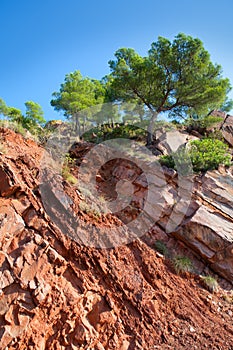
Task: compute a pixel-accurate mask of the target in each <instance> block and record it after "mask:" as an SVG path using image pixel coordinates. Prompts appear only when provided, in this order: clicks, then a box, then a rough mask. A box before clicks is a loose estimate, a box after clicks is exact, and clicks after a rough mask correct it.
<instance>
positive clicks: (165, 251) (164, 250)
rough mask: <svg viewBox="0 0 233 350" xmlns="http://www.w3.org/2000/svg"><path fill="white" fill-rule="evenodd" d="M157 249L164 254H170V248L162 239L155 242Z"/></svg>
mask: <svg viewBox="0 0 233 350" xmlns="http://www.w3.org/2000/svg"><path fill="white" fill-rule="evenodd" d="M155 249H156V250H157V251H158V252H159V253H161V254H163V255H164V256H167V255H168V249H167V247H166V244H165V243H164V242H162V241H160V240H158V241H156V242H155Z"/></svg>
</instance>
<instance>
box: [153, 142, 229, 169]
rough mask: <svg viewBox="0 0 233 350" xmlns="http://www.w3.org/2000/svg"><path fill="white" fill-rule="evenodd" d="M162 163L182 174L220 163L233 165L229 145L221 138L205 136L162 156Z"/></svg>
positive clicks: (213, 166)
mask: <svg viewBox="0 0 233 350" xmlns="http://www.w3.org/2000/svg"><path fill="white" fill-rule="evenodd" d="M159 162H160V164H161V165H165V166H166V167H168V168H172V169H175V170H177V171H178V172H179V174H181V175H189V174H191V173H192V170H193V171H194V172H200V171H207V170H213V169H217V168H218V166H219V165H220V164H223V165H231V155H230V153H229V148H228V146H227V145H226V144H225V143H224V142H222V141H221V140H218V139H215V138H205V139H202V140H194V141H191V142H190V143H189V144H188V146H187V147H186V148H185V147H180V148H179V149H178V150H177V151H176V152H174V153H172V154H170V155H166V156H161V157H160V159H159Z"/></svg>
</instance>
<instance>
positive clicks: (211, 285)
mask: <svg viewBox="0 0 233 350" xmlns="http://www.w3.org/2000/svg"><path fill="white" fill-rule="evenodd" d="M200 277H201V279H202V282H203V284H204V286H205V287H206V288H207V289H208V290H209V291H210V292H212V293H213V292H215V291H216V290H217V289H218V282H217V280H216V279H215V278H214V277H212V276H210V275H208V276H200Z"/></svg>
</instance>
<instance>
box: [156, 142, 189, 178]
mask: <svg viewBox="0 0 233 350" xmlns="http://www.w3.org/2000/svg"><path fill="white" fill-rule="evenodd" d="M159 162H160V164H161V165H164V166H166V167H167V168H171V169H175V170H177V171H178V172H179V174H180V175H183V176H187V175H191V174H192V172H193V166H192V163H191V158H190V154H189V152H188V150H187V148H186V147H185V146H181V147H179V148H178V150H177V151H176V152H173V153H172V154H169V155H164V156H161V157H160V158H159Z"/></svg>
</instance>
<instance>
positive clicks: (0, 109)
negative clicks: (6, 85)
mask: <svg viewBox="0 0 233 350" xmlns="http://www.w3.org/2000/svg"><path fill="white" fill-rule="evenodd" d="M7 111H8V107H7V105H6V103H5V101H3V99H2V98H0V115H1V114H2V115H3V116H6V115H7Z"/></svg>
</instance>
